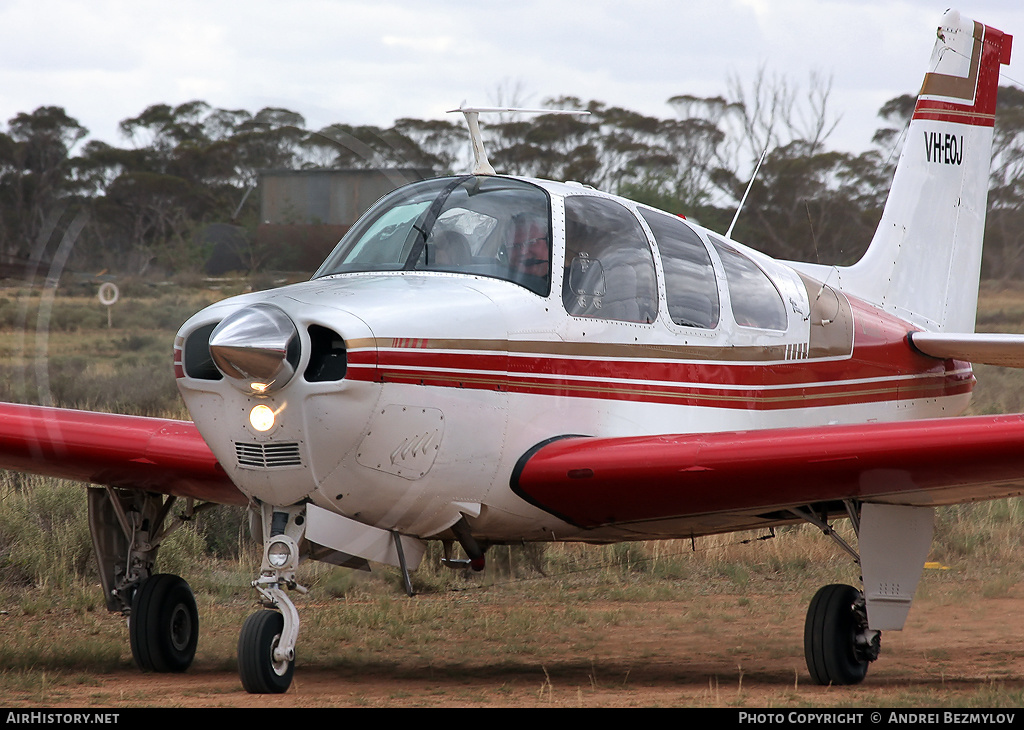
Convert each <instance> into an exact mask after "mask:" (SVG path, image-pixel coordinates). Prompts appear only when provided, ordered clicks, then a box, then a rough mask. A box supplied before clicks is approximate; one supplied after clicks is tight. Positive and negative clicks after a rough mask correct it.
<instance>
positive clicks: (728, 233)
mask: <svg viewBox="0 0 1024 730" xmlns="http://www.w3.org/2000/svg"><path fill="white" fill-rule="evenodd" d="M767 154H768V145H765V146H764V151H763V152H762V153H761V159H759V160H758V161H757V167H755V168H754V174H753V175H751V176H750V182H748V183H747V189H746V190H744V191H743V197H742V198H740V204H739V205H738V206H737V207H736V215H734V216H733V217H732V223H730V224H729V230H728V231H726V232H725V237H726V238H732V229H733V228H735V227H736V221H738V220H739V218H740V211H741V210H743V204H744V203H746V202H747V194H748V193H749V192H750V188H752V187H754V180H756V179H757V171H758V170H760V169H761V163H762V162H764V158H765V156H766V155H767Z"/></svg>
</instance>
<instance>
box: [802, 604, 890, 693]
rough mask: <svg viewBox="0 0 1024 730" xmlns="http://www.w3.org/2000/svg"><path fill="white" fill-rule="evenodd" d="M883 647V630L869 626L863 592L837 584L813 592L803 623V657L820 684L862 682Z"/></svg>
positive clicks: (812, 675) (813, 677) (813, 676)
mask: <svg viewBox="0 0 1024 730" xmlns="http://www.w3.org/2000/svg"><path fill="white" fill-rule="evenodd" d="M880 646H881V634H880V632H878V631H871V630H870V629H869V628H868V618H867V612H866V610H865V607H864V594H863V593H861V592H860V591H858V590H857V589H856V588H854V587H853V586H848V585H841V584H834V585H829V586H825V587H824V588H821V589H820V590H819V591H818V592H817V593H815V594H814V598H813V599H811V605H810V607H809V608H808V609H807V622H806V623H805V624H804V658H805V659H806V661H807V668H808V669H809V670H810V672H811V678H812V679H813V680H814V681H815V682H816V683H817V684H822V685H829V684H834V685H847V684H857V683H859V682H861V681H862V680H863V679H864V677H865V675H866V674H867V671H868V664H870V663H871V662H873V661H874V660H875V659H877V658H878V652H879V649H880Z"/></svg>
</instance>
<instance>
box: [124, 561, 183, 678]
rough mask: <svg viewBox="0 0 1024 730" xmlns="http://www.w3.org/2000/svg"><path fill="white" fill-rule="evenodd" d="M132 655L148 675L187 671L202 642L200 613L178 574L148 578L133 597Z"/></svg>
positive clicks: (130, 618)
mask: <svg viewBox="0 0 1024 730" xmlns="http://www.w3.org/2000/svg"><path fill="white" fill-rule="evenodd" d="M128 636H129V638H130V639H131V645H132V656H133V657H135V663H136V664H137V665H138V666H139V669H141V670H143V671H145V672H184V671H185V670H186V669H188V668H189V667H190V666H191V665H192V660H193V659H194V658H195V656H196V644H197V643H198V642H199V611H197V610H196V599H195V597H194V596H193V595H192V589H191V588H189V587H188V583H186V582H185V581H184V580H183V579H181V578H180V577H178V576H176V575H171V574H168V573H160V574H158V575H152V576H150V577H149V578H146V579H145V580H144V581H142V583H141V584H140V585H139V587H138V590H136V591H135V595H134V596H133V597H132V612H131V615H130V616H129V618H128Z"/></svg>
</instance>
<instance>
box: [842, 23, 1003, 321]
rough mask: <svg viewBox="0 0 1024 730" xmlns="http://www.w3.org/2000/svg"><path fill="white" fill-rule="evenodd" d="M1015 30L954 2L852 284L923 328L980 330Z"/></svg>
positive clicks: (845, 278) (846, 282)
mask: <svg viewBox="0 0 1024 730" xmlns="http://www.w3.org/2000/svg"><path fill="white" fill-rule="evenodd" d="M1011 41H1012V36H1009V35H1006V34H1005V33H1003V32H1001V31H998V30H995V29H994V28H990V27H988V26H985V25H982V24H981V23H977V22H975V21H972V20H969V19H967V18H962V17H961V16H960V14H959V13H958V12H956V11H955V10H950V11H947V12H946V14H945V15H944V16H943V18H942V22H941V24H940V25H939V29H938V38H937V40H936V42H935V48H934V50H933V51H932V57H931V62H930V64H929V69H930V71H929V72H928V73H926V74H925V77H924V84H923V85H922V87H921V93H920V95H919V96H918V99H917V107H916V108H915V109H914V116H913V119H912V121H911V123H910V129H909V131H908V132H907V136H906V139H905V141H904V146H903V153H902V155H900V160H899V164H898V165H897V167H896V175H895V177H894V178H893V182H892V188H891V189H890V191H889V198H888V200H887V201H886V203H885V210H884V212H883V213H882V220H881V221H880V222H879V224H878V230H877V231H876V232H875V236H874V238H873V239H872V240H871V245H870V246H869V248H868V250H867V253H865V254H864V257H863V258H862V259H861V260H860V261H859V262H857V263H856V264H854V265H853V266H851V267H849V268H846V269H843V270H841V273H840V277H841V281H842V286H843V289H845V290H848V291H850V292H851V293H852V294H856V295H857V296H858V297H861V298H863V299H867V300H868V301H870V302H872V303H874V304H876V305H878V306H880V307H882V308H883V309H886V310H887V311H890V312H893V313H894V314H896V315H898V316H900V317H902V318H904V319H907V320H909V321H911V322H913V323H914V324H916V325H918V326H920V327H921V328H922V329H926V330H930V331H939V332H942V331H946V332H973V331H974V320H975V315H976V313H977V306H978V283H979V279H980V272H981V246H982V239H983V237H984V230H985V209H986V201H987V197H988V174H989V166H990V164H991V155H992V134H993V127H994V123H995V110H996V91H997V89H998V86H999V66H1000V64H1008V63H1009V62H1010V45H1011Z"/></svg>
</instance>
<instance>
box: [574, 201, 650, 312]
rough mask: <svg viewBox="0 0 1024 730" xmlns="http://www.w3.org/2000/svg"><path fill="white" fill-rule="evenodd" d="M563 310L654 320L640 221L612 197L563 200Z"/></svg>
mask: <svg viewBox="0 0 1024 730" xmlns="http://www.w3.org/2000/svg"><path fill="white" fill-rule="evenodd" d="M562 301H563V303H564V304H565V311H567V312H568V313H569V314H571V315H572V316H574V317H594V318H598V319H610V320H618V321H621V322H647V323H649V322H653V321H654V319H655V318H656V317H657V316H658V284H657V276H656V275H655V272H654V255H653V254H652V253H651V247H650V244H649V243H648V241H647V236H646V234H644V231H643V228H641V227H640V221H638V220H637V219H636V216H634V215H633V214H632V213H631V212H630V211H629V210H627V209H626V208H625V207H623V206H622V205H620V204H618V203H616V202H615V201H613V200H608V199H607V198H599V197H596V196H587V195H573V196H569V197H567V198H565V275H564V279H563V283H562Z"/></svg>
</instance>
